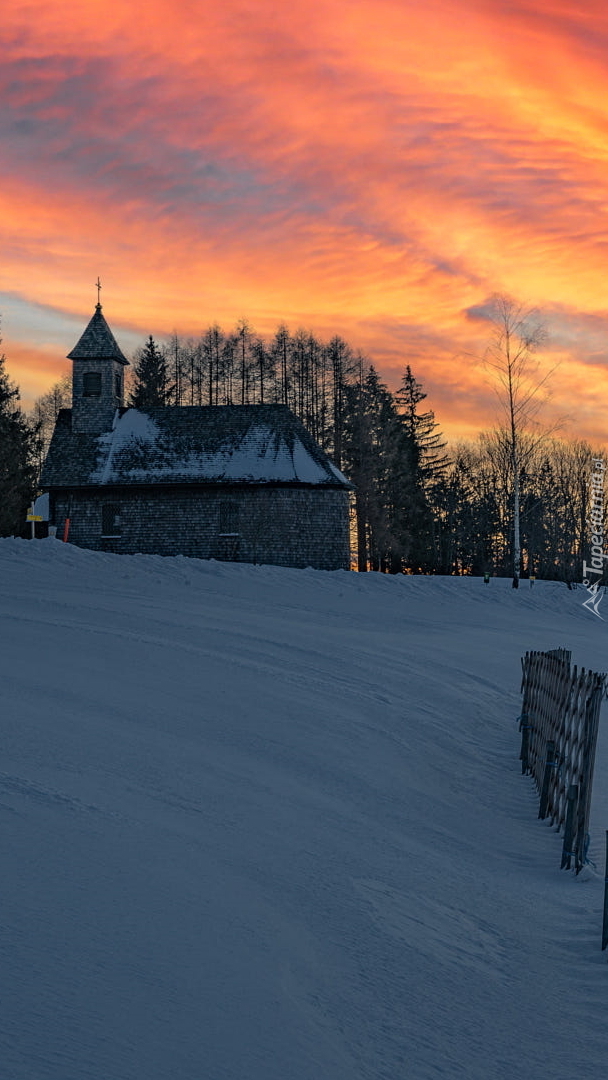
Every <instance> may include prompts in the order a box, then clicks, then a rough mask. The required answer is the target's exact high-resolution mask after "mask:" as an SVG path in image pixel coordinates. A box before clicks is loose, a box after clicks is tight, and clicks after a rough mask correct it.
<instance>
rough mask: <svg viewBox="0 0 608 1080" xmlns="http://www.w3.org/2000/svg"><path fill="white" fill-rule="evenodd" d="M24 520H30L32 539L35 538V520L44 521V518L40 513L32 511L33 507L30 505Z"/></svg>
mask: <svg viewBox="0 0 608 1080" xmlns="http://www.w3.org/2000/svg"><path fill="white" fill-rule="evenodd" d="M26 521H31V523H32V540H35V539H36V525H35V522H36V521H44V518H43V516H42V514H35V513H34V507H33V506H30V508H29V511H28V513H27V517H26Z"/></svg>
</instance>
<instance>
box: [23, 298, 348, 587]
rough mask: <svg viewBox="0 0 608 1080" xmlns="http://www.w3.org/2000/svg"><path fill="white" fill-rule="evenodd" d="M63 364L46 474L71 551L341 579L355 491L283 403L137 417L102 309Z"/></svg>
mask: <svg viewBox="0 0 608 1080" xmlns="http://www.w3.org/2000/svg"><path fill="white" fill-rule="evenodd" d="M68 358H69V359H71V360H72V364H73V378H72V389H73V401H72V408H71V409H62V410H61V412H60V413H59V416H58V418H57V423H56V427H55V431H54V434H53V437H52V440H51V444H50V447H49V451H48V455H47V459H46V462H45V465H44V468H43V472H42V479H41V484H42V487H43V489H44V490H45V491H48V493H49V500H50V523H51V524H52V525H54V526H55V527H56V529H57V536H58V537H59V538H60V539H61V538H63V537H65V538H66V539H67V540H69V542H71V543H73V544H76V545H78V546H79V547H84V548H91V549H93V550H96V551H112V552H117V553H123V554H136V553H142V554H155V555H188V556H194V557H198V558H203V559H222V560H229V561H234V562H251V563H271V564H274V565H277V566H292V567H307V566H310V567H314V568H317V569H322V570H337V569H348V568H349V566H350V559H349V500H350V493H351V491H352V484H351V483H350V482H349V481H348V480H347V479H346V478H345V477H344V476H343V475H342V473H341V472H340V471H339V470H338V469H337V468H336V467H335V466H334V465H333V463H332V462H331V461H330V459H329V458H328V456H327V455H326V454H325V453H324V451H323V450H322V449H321V448H320V447H319V446H318V445H317V444H316V443H315V441H314V439H312V437H311V436H310V434H309V433H308V432H307V431H306V429H305V428H304V426H303V425H302V424H301V423H300V421H299V420H298V419H297V418H296V417H295V416H294V414H293V413H292V412H291V411H290V410H289V409H288V408H287V406H285V405H211V406H177V405H173V406H171V405H169V406H164V407H158V408H146V409H144V410H142V409H133V408H125V405H124V371H125V367H126V366H127V365H128V360H127V359H126V357H125V356H124V355H123V353H122V351H121V349H120V347H119V345H118V343H117V341H116V339H115V337H114V335H113V333H112V331H111V330H110V327H109V326H108V323H107V322H106V320H105V318H104V315H103V313H102V308H101V304H99V303H98V304H97V305H96V307H95V313H94V315H93V317H92V319H91V321H90V322H89V324H88V326H87V328H86V329H85V331H84V333H83V334H82V336H81V338H80V340H79V341H78V342H77V344H76V345H75V347H74V348H73V349H72V351H71V352H70V353H69V354H68Z"/></svg>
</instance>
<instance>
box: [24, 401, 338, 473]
mask: <svg viewBox="0 0 608 1080" xmlns="http://www.w3.org/2000/svg"><path fill="white" fill-rule="evenodd" d="M42 483H43V486H44V487H65V486H76V485H78V486H88V485H99V484H107V485H116V484H120V485H124V484H133V485H140V484H176V483H182V484H183V483H205V484H215V483H229V484H302V485H306V486H310V485H313V486H324V487H328V486H329V487H342V488H344V487H351V486H352V485H351V484H350V483H349V481H348V480H347V479H346V478H345V477H344V476H343V475H342V473H341V472H340V471H339V470H338V469H337V468H336V467H335V465H333V464H332V462H331V461H330V460H329V458H328V457H327V455H326V454H325V453H324V452H323V451H322V450H321V448H320V447H319V446H317V444H316V443H315V442H314V440H313V439H312V438H311V436H310V435H309V433H308V432H307V431H306V429H305V428H304V427H303V425H302V424H301V423H300V422H299V420H297V418H296V417H295V416H294V415H293V413H292V412H290V410H289V409H288V408H286V407H285V406H283V405H225V406H224V405H219V406H202V407H197V406H182V407H175V406H168V407H165V408H150V409H146V410H145V411H140V410H137V409H122V410H119V411H118V412H117V414H116V417H115V422H114V425H113V428H112V430H111V431H108V432H107V433H105V434H103V435H100V436H93V435H83V434H74V433H73V432H72V430H71V412H70V410H69V409H65V410H62V412H61V413H60V416H59V418H58V422H57V427H56V429H55V434H54V436H53V440H52V443H51V446H50V449H49V454H48V457H47V461H46V464H45V467H44V471H43V476H42Z"/></svg>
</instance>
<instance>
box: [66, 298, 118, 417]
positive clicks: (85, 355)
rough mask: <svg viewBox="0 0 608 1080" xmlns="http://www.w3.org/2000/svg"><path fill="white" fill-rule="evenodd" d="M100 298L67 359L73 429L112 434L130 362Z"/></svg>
mask: <svg viewBox="0 0 608 1080" xmlns="http://www.w3.org/2000/svg"><path fill="white" fill-rule="evenodd" d="M100 287H101V286H100V284H99V279H98V282H97V288H98V299H97V303H96V305H95V313H94V315H93V317H92V319H91V320H90V322H89V324H88V326H87V328H86V330H85V331H84V333H83V334H82V335H81V337H80V338H79V340H78V341H77V343H76V345H75V346H74V348H73V349H72V351H71V352H69V353H68V360H72V361H73V365H72V430H73V431H75V432H83V433H87V434H89V435H101V434H102V433H103V432H104V431H110V429H111V427H112V420H113V418H114V413H115V411H116V409H118V408H120V407H121V406H122V405H123V404H124V368H125V366H126V365H127V364H128V363H129V361H128V360H127V358H126V356H124V354H123V352H122V350H121V349H120V346H119V345H118V342H117V341H116V338H115V337H114V334H113V333H112V331H111V330H110V327H109V326H108V324H107V322H106V320H105V318H104V316H103V313H102V310H101V304H100V302H99V288H100Z"/></svg>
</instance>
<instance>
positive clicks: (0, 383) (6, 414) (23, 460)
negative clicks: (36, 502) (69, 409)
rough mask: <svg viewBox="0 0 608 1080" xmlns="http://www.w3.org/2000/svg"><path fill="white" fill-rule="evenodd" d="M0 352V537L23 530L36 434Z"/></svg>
mask: <svg viewBox="0 0 608 1080" xmlns="http://www.w3.org/2000/svg"><path fill="white" fill-rule="evenodd" d="M5 362H6V358H5V357H4V355H0V536H13V535H19V534H20V533H22V532H23V531H24V529H25V518H26V513H27V508H28V506H29V505H30V503H31V501H32V499H33V498H34V495H35V493H36V450H37V437H36V432H35V430H34V428H33V427H32V426H31V425H30V424H29V423H28V421H27V420H26V418H25V416H24V415H23V413H22V412H21V409H20V408H19V406H18V401H19V390H18V388H17V387H16V386H14V385H13V384H12V383H11V382H10V380H9V377H8V375H7V373H6V371H5V367H4V365H5Z"/></svg>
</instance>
